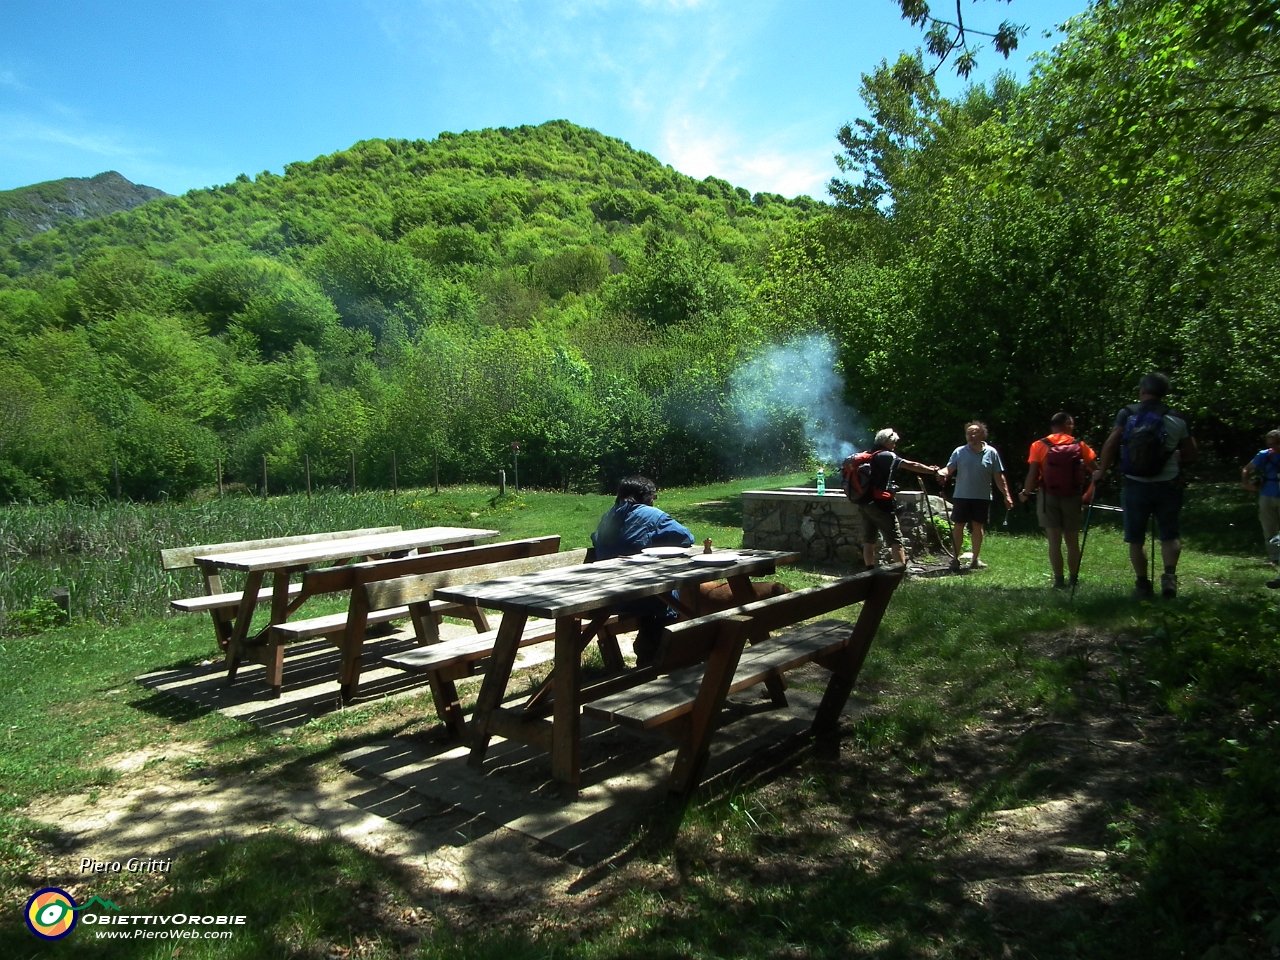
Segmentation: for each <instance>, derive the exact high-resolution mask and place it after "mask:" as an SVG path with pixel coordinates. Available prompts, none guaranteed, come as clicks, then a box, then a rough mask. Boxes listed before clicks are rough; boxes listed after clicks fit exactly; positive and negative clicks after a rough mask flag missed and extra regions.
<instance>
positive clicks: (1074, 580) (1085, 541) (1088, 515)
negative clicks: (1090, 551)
mask: <svg viewBox="0 0 1280 960" xmlns="http://www.w3.org/2000/svg"><path fill="white" fill-rule="evenodd" d="M1097 499H1098V487H1097V485H1096V484H1095V485H1094V488H1093V496H1092V497H1090V498H1089V506H1088V508H1087V509H1086V510H1085V512H1084V534H1083V535H1082V536H1081V537H1080V559H1079V560H1077V561H1076V574H1075V576H1074V577H1071V603H1075V602H1076V585H1077V584H1078V583H1079V581H1080V568H1081V567H1083V566H1084V548H1085V547H1087V546H1088V545H1089V521H1090V520H1091V519H1092V518H1093V501H1095V500H1097ZM1067 575H1068V576H1070V571H1068V572H1067Z"/></svg>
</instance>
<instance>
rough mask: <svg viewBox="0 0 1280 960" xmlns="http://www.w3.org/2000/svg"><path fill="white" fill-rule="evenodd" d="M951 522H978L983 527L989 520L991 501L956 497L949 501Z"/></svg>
mask: <svg viewBox="0 0 1280 960" xmlns="http://www.w3.org/2000/svg"><path fill="white" fill-rule="evenodd" d="M951 522H952V523H980V524H982V525H983V526H984V527H985V526H986V525H987V524H988V523H990V522H991V501H990V500H966V499H963V498H961V497H956V498H955V500H953V501H952V503H951Z"/></svg>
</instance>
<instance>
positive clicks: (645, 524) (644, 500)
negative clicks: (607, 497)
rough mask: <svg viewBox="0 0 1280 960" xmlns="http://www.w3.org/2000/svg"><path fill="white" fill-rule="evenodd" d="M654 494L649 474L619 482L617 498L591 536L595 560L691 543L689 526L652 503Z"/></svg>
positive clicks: (655, 491)
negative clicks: (646, 548)
mask: <svg viewBox="0 0 1280 960" xmlns="http://www.w3.org/2000/svg"><path fill="white" fill-rule="evenodd" d="M657 495H658V488H657V487H656V486H655V485H654V483H653V481H652V480H650V479H649V478H648V477H627V479H625V480H623V481H622V483H620V484H619V485H618V497H617V499H616V500H614V501H613V506H612V507H610V508H609V509H608V511H607V512H606V513H605V515H604V516H603V517H601V518H600V523H599V525H598V526H597V527H596V532H595V533H593V534H592V535H591V543H592V544H593V545H594V546H595V548H596V559H597V560H609V559H611V558H613V557H621V556H626V555H627V554H632V553H639V552H640V551H641V550H643V549H644V548H645V547H688V546H692V545H693V533H692V532H691V531H690V530H689V528H688V527H686V526H685V525H684V524H682V523H678V522H677V521H676V520H674V519H673V518H672V517H671V515H670V514H667V513H663V512H662V511H661V510H659V509H658V508H657V507H655V506H654V505H653V502H654V500H655V499H657Z"/></svg>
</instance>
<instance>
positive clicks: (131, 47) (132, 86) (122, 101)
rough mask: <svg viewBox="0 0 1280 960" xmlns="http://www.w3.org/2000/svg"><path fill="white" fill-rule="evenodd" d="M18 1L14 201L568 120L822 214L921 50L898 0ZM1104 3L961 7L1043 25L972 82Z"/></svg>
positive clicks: (8, 25) (211, 178)
mask: <svg viewBox="0 0 1280 960" xmlns="http://www.w3.org/2000/svg"><path fill="white" fill-rule="evenodd" d="M2 5H3V11H4V12H3V20H4V25H3V27H2V28H0V190H3V189H10V188H12V187H17V186H22V185H25V184H29V183H36V182H39V181H42V180H53V179H57V178H59V177H66V176H91V175H93V174H95V173H100V172H101V171H103V170H110V169H114V170H119V171H120V172H121V173H122V174H124V175H125V176H126V177H128V178H129V179H130V180H133V181H135V182H138V183H146V184H149V185H151V186H156V187H160V188H161V189H163V190H166V191H168V192H170V193H181V192H184V191H186V190H189V189H192V188H194V187H203V186H209V185H212V184H216V183H225V182H227V181H229V180H231V179H233V178H234V177H235V176H236V174H238V173H248V174H250V175H255V174H257V173H258V172H260V171H262V170H272V171H275V172H277V173H278V172H280V171H281V169H282V168H283V166H284V164H286V163H289V162H292V161H294V160H310V159H312V158H313V157H316V156H318V155H320V154H325V153H331V152H333V151H335V150H340V149H343V148H344V147H348V146H350V145H351V144H352V143H354V142H356V141H357V140H363V139H368V138H372V137H405V138H409V139H417V138H423V139H431V138H434V137H435V136H436V135H437V134H438V133H440V132H441V131H443V130H451V131H455V132H457V131H462V130H472V129H479V128H482V127H493V126H508V127H511V126H519V125H520V124H523V123H529V124H536V123H541V122H543V121H546V120H553V119H557V118H564V119H567V120H571V121H573V122H574V123H579V124H582V125H583V126H588V127H594V128H595V129H597V130H600V131H601V132H602V133H606V134H609V135H610V136H615V137H619V138H621V139H623V140H626V141H628V142H629V143H630V144H631V145H632V146H634V147H636V148H638V149H642V150H646V151H648V152H649V153H652V154H654V155H655V156H656V157H658V158H659V159H660V160H662V161H663V162H664V163H670V164H671V165H672V166H674V167H675V168H676V169H677V170H680V171H682V172H684V173H688V174H690V175H692V176H695V177H699V178H701V177H705V176H707V175H708V174H715V175H716V176H719V177H723V178H725V179H727V180H729V181H731V182H732V183H734V184H735V185H738V186H745V187H747V188H749V189H751V190H753V191H754V190H769V191H774V192H777V193H782V194H785V195H787V196H794V195H796V194H799V193H808V194H810V195H811V196H815V197H820V198H821V197H825V188H824V184H825V183H826V181H827V180H828V179H829V178H830V177H831V176H832V175H833V174H834V173H835V172H836V170H835V165H834V162H833V160H832V156H833V154H834V153H835V152H836V146H837V145H836V143H835V139H834V137H835V131H836V130H837V128H838V127H839V126H840V124H841V123H843V122H845V121H847V120H851V119H853V118H855V117H856V116H859V115H860V113H861V107H862V105H861V101H860V100H859V97H858V87H859V83H860V76H861V74H862V73H864V72H866V71H869V70H872V69H874V67H875V66H876V64H878V63H879V61H880V60H882V59H888V60H890V61H892V60H893V59H895V58H896V57H897V55H898V53H899V51H901V50H904V49H910V48H914V47H915V46H917V45H919V44H920V41H921V36H920V33H919V32H918V31H916V30H914V29H912V28H911V27H910V26H909V25H908V24H906V23H904V22H903V21H902V20H901V19H900V18H899V16H898V13H897V9H896V6H895V4H894V3H893V2H892V0H843V2H836V0H831V2H827V0H347V2H341V0H306V2H291V0H210V2H206V3H199V4H197V3H191V2H187V0H165V2H159V0H115V2H107V0H96V2H90V0H3V4H2ZM1086 5H1087V3H1086V0H1013V2H1012V3H1010V4H1006V3H1003V2H999V0H964V9H965V16H966V22H968V23H969V24H971V25H973V26H977V27H980V28H988V29H994V28H995V26H996V25H997V24H998V23H999V22H1000V21H1001V20H1003V19H1010V20H1013V21H1015V22H1019V23H1025V24H1027V25H1028V26H1029V27H1030V28H1031V29H1030V33H1029V34H1028V36H1027V37H1026V38H1025V39H1024V40H1023V42H1022V46H1021V48H1020V49H1019V51H1018V52H1017V53H1016V54H1015V55H1014V57H1013V58H1011V59H1010V60H1009V61H1008V63H1007V64H1006V63H1005V61H1003V60H1002V59H1001V58H1000V57H999V56H998V55H997V54H995V53H994V52H993V51H988V52H987V53H986V54H985V55H984V56H982V57H981V58H980V61H979V63H980V71H979V74H978V75H975V78H976V77H979V76H980V77H981V78H987V77H990V76H991V75H992V73H993V72H994V71H995V70H996V69H998V68H1000V67H1002V66H1007V67H1008V68H1010V69H1013V70H1014V71H1015V72H1017V73H1018V74H1020V75H1022V76H1025V75H1026V73H1027V71H1028V69H1029V67H1028V63H1027V57H1028V55H1029V54H1030V53H1032V52H1033V51H1035V50H1047V49H1049V48H1050V47H1051V46H1052V44H1053V43H1054V40H1051V39H1046V38H1045V37H1044V36H1043V32H1044V31H1045V30H1047V29H1051V28H1052V27H1053V26H1054V25H1055V24H1057V23H1060V22H1062V21H1063V20H1065V19H1066V18H1068V17H1070V16H1073V15H1075V14H1077V13H1080V12H1082V11H1083V10H1084V9H1085V7H1086ZM933 6H934V8H935V11H936V12H941V11H943V10H945V9H947V8H948V7H949V6H950V4H949V3H948V2H947V0H939V2H935V3H934V4H933ZM944 69H945V68H944ZM960 86H961V85H960V83H959V81H957V80H956V79H955V78H954V77H953V76H951V75H950V74H948V79H947V80H946V81H945V83H944V89H945V90H947V92H950V93H955V92H958V90H959V89H960Z"/></svg>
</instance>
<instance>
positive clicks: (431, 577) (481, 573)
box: [364, 550, 587, 610]
mask: <svg viewBox="0 0 1280 960" xmlns="http://www.w3.org/2000/svg"><path fill="white" fill-rule="evenodd" d="M586 555H587V551H586V550H566V551H564V552H562V553H549V554H544V555H542V556H533V557H523V558H520V559H517V560H507V561H504V562H502V563H491V564H484V565H481V566H472V567H461V568H458V569H454V570H442V571H439V572H436V573H423V574H416V575H414V576H408V577H398V578H397V579H395V580H382V581H379V582H377V583H370V584H367V585H366V586H365V588H364V589H365V595H366V596H367V598H368V601H369V609H371V610H376V609H377V608H379V607H387V606H393V605H395V606H399V605H404V604H411V603H420V602H421V601H423V600H429V599H431V597H432V595H433V594H434V593H435V591H436V590H438V589H439V588H441V587H452V586H458V585H459V584H466V583H481V582H484V581H487V580H495V579H498V578H499V577H515V576H520V575H522V574H527V573H536V572H538V571H541V570H553V569H556V568H558V567H572V566H576V565H578V564H581V563H582V562H583V561H584V560H585V558H586Z"/></svg>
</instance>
